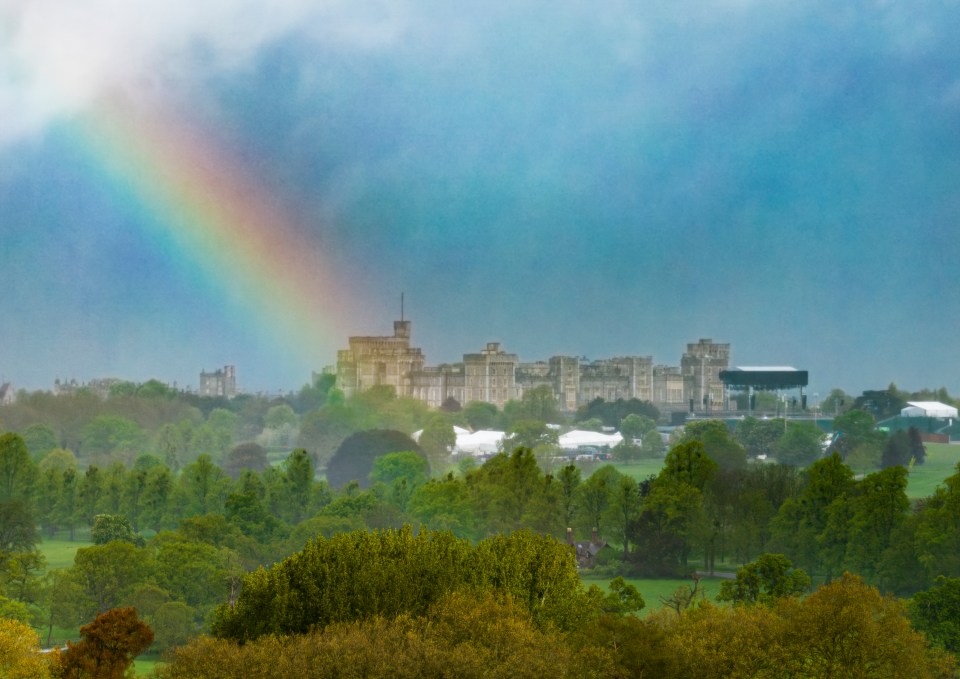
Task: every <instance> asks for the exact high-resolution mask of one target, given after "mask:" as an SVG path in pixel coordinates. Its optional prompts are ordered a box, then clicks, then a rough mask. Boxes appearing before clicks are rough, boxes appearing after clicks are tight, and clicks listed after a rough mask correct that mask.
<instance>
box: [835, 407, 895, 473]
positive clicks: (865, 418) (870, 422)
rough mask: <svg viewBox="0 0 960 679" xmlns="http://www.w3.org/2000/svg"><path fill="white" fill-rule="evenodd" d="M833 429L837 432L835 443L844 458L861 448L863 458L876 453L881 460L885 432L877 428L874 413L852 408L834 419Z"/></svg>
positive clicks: (860, 453) (836, 448) (837, 450)
mask: <svg viewBox="0 0 960 679" xmlns="http://www.w3.org/2000/svg"><path fill="white" fill-rule="evenodd" d="M833 430H834V432H836V434H837V437H836V439H835V442H834V444H833V445H834V448H835V450H836V452H838V453H840V456H841V457H842V458H844V459H846V458H847V457H848V456H850V455H852V454H854V452H855V451H857V449H858V448H860V449H861V450H860V451H859V455H860V457H861V458H863V457H867V456H873V455H876V457H877V458H878V459H877V462H879V456H880V450H881V449H882V445H883V440H884V433H883V432H880V431H877V430H876V420H874V418H873V415H871V414H870V413H868V412H867V411H865V410H857V409H854V410H850V411H848V412H846V413H844V414H843V415H840V416H838V417H835V418H834V419H833Z"/></svg>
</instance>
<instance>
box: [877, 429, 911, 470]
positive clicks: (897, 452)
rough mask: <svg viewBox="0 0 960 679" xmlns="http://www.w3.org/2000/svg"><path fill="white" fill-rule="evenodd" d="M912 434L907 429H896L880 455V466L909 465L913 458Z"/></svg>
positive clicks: (888, 438)
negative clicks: (911, 447)
mask: <svg viewBox="0 0 960 679" xmlns="http://www.w3.org/2000/svg"><path fill="white" fill-rule="evenodd" d="M911 453H912V451H911V449H910V436H909V435H908V434H907V432H905V431H895V432H893V433H892V434H890V436H888V437H887V441H886V443H885V444H884V446H883V453H882V454H881V456H880V467H881V468H882V469H887V468H888V467H894V466H896V465H901V466H903V467H908V466H909V465H910V458H911V456H912V455H911Z"/></svg>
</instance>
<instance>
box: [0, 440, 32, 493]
mask: <svg viewBox="0 0 960 679" xmlns="http://www.w3.org/2000/svg"><path fill="white" fill-rule="evenodd" d="M36 474H37V469H36V464H35V463H34V462H33V460H32V459H30V452H29V451H28V450H27V444H26V443H25V442H24V440H23V438H22V437H21V436H20V435H19V434H14V433H12V432H7V433H6V434H3V435H0V501H8V500H15V499H18V498H27V497H29V495H30V493H31V492H32V490H33V483H34V480H35V478H36Z"/></svg>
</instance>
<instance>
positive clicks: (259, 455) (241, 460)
mask: <svg viewBox="0 0 960 679" xmlns="http://www.w3.org/2000/svg"><path fill="white" fill-rule="evenodd" d="M287 407H288V408H289V406H287ZM290 412H291V413H292V412H293V411H292V410H291V411H290ZM269 464H270V462H269V461H268V460H267V451H266V450H264V449H263V446H261V445H260V444H259V443H254V442H252V441H251V442H247V443H241V444H239V445H236V446H234V447H233V448H231V449H230V452H229V453H227V456H226V458H225V459H224V461H223V471H225V472H226V473H227V475H228V476H229V477H230V478H232V479H233V480H237V479H239V478H240V475H241V474H242V473H243V472H244V471H245V470H249V471H254V472H262V471H263V470H264V469H266V468H267V467H268V466H269Z"/></svg>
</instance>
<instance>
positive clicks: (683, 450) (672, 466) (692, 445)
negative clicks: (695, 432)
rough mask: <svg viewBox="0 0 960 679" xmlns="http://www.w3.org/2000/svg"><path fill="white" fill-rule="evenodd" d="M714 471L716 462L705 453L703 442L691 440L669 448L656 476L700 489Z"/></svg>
mask: <svg viewBox="0 0 960 679" xmlns="http://www.w3.org/2000/svg"><path fill="white" fill-rule="evenodd" d="M716 471H717V463H716V462H715V461H714V460H712V459H711V458H710V457H709V456H708V455H707V452H706V450H705V449H704V446H703V443H702V442H700V441H699V440H691V441H685V442H681V443H679V444H677V445H675V446H674V447H673V448H671V449H670V451H669V452H668V453H667V457H666V458H665V459H664V464H663V469H662V470H661V471H660V474H659V476H658V477H657V478H658V479H663V480H669V481H677V482H683V483H686V484H689V485H691V486H693V487H694V488H696V489H698V490H701V491H702V490H703V489H704V487H705V486H706V485H707V482H708V481H709V480H710V479H711V478H712V477H713V475H714V474H716Z"/></svg>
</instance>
